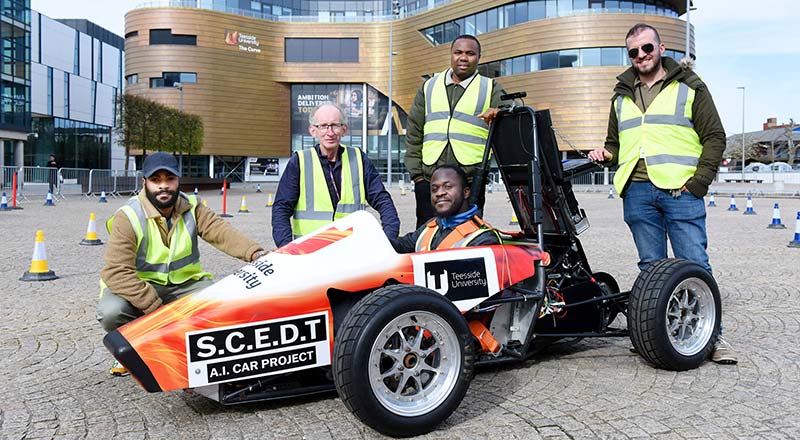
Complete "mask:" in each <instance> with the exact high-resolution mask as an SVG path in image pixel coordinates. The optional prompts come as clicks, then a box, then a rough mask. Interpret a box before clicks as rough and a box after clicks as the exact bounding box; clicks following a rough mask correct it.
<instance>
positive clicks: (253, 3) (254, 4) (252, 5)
mask: <svg viewBox="0 0 800 440" xmlns="http://www.w3.org/2000/svg"><path fill="white" fill-rule="evenodd" d="M250 9H252V10H254V11H259V12H260V11H261V2H256V1H251V2H250Z"/></svg>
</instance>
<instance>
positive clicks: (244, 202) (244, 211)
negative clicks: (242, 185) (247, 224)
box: [239, 196, 250, 214]
mask: <svg viewBox="0 0 800 440" xmlns="http://www.w3.org/2000/svg"><path fill="white" fill-rule="evenodd" d="M239 213H240V214H249V213H250V210H248V209H247V197H245V196H242V206H241V207H240V208H239Z"/></svg>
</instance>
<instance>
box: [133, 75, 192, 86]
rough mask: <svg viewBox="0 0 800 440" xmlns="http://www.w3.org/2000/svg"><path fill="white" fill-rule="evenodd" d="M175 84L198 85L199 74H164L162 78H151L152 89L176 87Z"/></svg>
mask: <svg viewBox="0 0 800 440" xmlns="http://www.w3.org/2000/svg"><path fill="white" fill-rule="evenodd" d="M137 81H138V78H137ZM175 83H181V84H195V83H197V74H196V73H194V72H164V73H162V74H161V78H150V88H152V89H156V88H160V87H174V86H175Z"/></svg>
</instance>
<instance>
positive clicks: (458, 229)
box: [390, 165, 500, 253]
mask: <svg viewBox="0 0 800 440" xmlns="http://www.w3.org/2000/svg"><path fill="white" fill-rule="evenodd" d="M469 193H470V189H469V187H468V186H467V175H466V174H465V173H464V171H463V170H462V169H460V168H456V167H453V166H450V165H442V166H440V167H438V168H436V170H435V171H434V172H433V175H432V176H431V204H432V205H433V209H434V211H435V212H436V216H435V217H433V218H431V219H430V220H429V221H428V222H427V223H426V224H424V225H422V226H421V227H420V228H419V229H417V230H416V231H414V232H410V233H408V234H406V235H404V236H402V237H398V238H396V239H391V240H390V241H391V242H392V246H394V250H395V251H397V252H399V253H410V252H424V251H432V250H436V249H452V248H461V247H467V246H485V245H492V244H499V243H500V236H499V235H498V234H497V231H495V230H494V228H492V227H491V226H490V225H489V224H488V223H486V222H484V221H483V219H481V218H480V217H478V215H477V213H478V206H477V205H470V204H469Z"/></svg>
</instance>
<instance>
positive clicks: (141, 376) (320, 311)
mask: <svg viewBox="0 0 800 440" xmlns="http://www.w3.org/2000/svg"><path fill="white" fill-rule="evenodd" d="M548 259H549V256H548V254H547V253H545V252H542V251H541V250H540V249H539V248H538V247H537V246H535V245H532V246H517V245H496V246H483V247H472V248H462V249H452V250H441V251H433V252H426V253H416V254H398V253H396V252H395V251H394V249H393V248H392V246H391V244H390V243H389V241H388V240H387V239H386V237H385V235H384V233H383V230H382V229H381V227H380V225H379V223H378V221H377V220H376V219H375V218H374V217H373V216H372V215H371V214H369V213H367V212H364V211H361V212H357V213H354V214H352V215H350V216H348V217H346V218H343V219H341V220H338V221H336V222H334V223H331V224H330V225H328V226H326V227H324V228H321V229H319V230H317V231H315V232H314V233H311V234H309V235H306V236H304V237H302V238H299V239H297V240H295V241H293V242H291V243H289V244H287V245H286V246H284V247H282V248H280V249H278V250H276V251H273V252H271V253H269V254H267V255H265V256H263V257H261V258H260V259H259V260H258V261H254V262H252V263H249V264H247V265H245V266H243V267H242V268H240V269H239V270H237V271H236V272H234V273H233V274H231V275H229V276H227V277H225V278H223V279H222V280H220V281H219V282H217V283H215V284H214V285H213V286H210V287H208V288H206V289H203V290H201V291H198V292H195V293H193V294H191V295H188V296H186V297H184V298H181V299H179V300H177V301H174V302H172V303H170V304H168V305H165V306H163V307H161V308H159V309H158V310H156V311H155V312H153V313H150V314H148V315H145V316H143V317H141V318H139V319H137V320H135V321H133V322H131V323H129V324H127V325H125V326H123V327H121V328H119V329H118V330H116V331H114V332H111V333H109V334H108V335H107V336H106V338H105V339H104V343H105V345H106V347H107V348H108V349H109V350H110V351H111V352H112V353H113V354H114V356H115V357H116V358H117V359H118V360H120V362H122V363H123V364H124V365H125V366H126V367H127V368H128V369H129V371H130V372H131V374H132V375H133V376H134V377H135V378H136V379H137V380H138V381H139V382H140V383H141V384H142V386H144V387H145V388H146V389H147V390H148V391H169V390H175V389H181V388H195V387H203V386H206V385H212V384H218V383H224V382H231V381H236V380H242V379H249V378H256V377H261V376H269V375H274V374H281V373H287V372H291V371H297V370H302V369H308V368H317V367H323V366H327V365H330V364H331V353H332V351H333V338H334V336H335V335H334V334H333V329H334V322H333V311H332V308H331V303H330V300H329V296H328V293H329V292H330V291H331V290H332V289H335V290H336V291H339V292H342V291H343V292H354V293H355V292H361V293H362V294H363V292H364V291H370V290H374V289H377V288H380V287H382V286H384V285H386V284H393V283H404V284H417V285H420V286H425V287H427V288H429V289H431V290H434V291H436V292H439V293H441V294H443V295H445V296H446V297H447V298H448V299H450V300H451V301H452V302H453V303H454V304H455V306H456V307H457V308H458V309H459V310H461V311H462V312H464V311H467V310H469V309H471V308H473V307H475V306H477V305H478V304H480V303H481V302H483V301H484V300H486V299H487V298H489V297H490V296H492V295H494V294H496V293H498V292H500V291H501V290H503V289H505V288H507V287H509V286H511V285H513V284H516V283H518V282H521V281H523V280H525V279H528V278H531V277H533V276H534V273H535V265H534V261H535V260H541V261H542V262H543V263H544V264H547V262H548V261H547V260H548ZM513 262H517V264H513Z"/></svg>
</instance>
